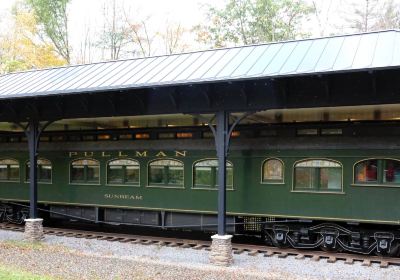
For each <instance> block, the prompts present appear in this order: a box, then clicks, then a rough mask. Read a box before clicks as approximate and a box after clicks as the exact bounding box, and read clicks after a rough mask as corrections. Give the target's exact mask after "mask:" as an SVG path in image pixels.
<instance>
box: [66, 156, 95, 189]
mask: <svg viewBox="0 0 400 280" xmlns="http://www.w3.org/2000/svg"><path fill="white" fill-rule="evenodd" d="M70 182H71V183H79V184H99V183H100V164H99V162H98V161H97V160H95V159H77V160H74V161H72V162H71V166H70Z"/></svg>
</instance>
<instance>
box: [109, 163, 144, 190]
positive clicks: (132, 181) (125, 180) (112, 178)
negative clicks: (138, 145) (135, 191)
mask: <svg viewBox="0 0 400 280" xmlns="http://www.w3.org/2000/svg"><path fill="white" fill-rule="evenodd" d="M139 174H140V166H139V162H138V161H136V160H132V159H115V160H112V161H109V162H108V164H107V184H109V185H139Z"/></svg>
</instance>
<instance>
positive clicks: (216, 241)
mask: <svg viewBox="0 0 400 280" xmlns="http://www.w3.org/2000/svg"><path fill="white" fill-rule="evenodd" d="M211 239H212V244H211V252H210V263H212V264H215V265H219V266H230V265H231V264H233V256H232V242H231V240H232V235H218V234H216V235H213V236H211Z"/></svg>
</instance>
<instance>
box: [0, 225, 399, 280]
mask: <svg viewBox="0 0 400 280" xmlns="http://www.w3.org/2000/svg"><path fill="white" fill-rule="evenodd" d="M22 239H23V234H22V233H20V232H11V231H4V230H0V264H2V265H4V266H13V267H18V268H20V269H23V270H26V271H29V272H32V273H36V274H42V275H50V276H53V277H55V278H60V279H102V280H105V279H246V280H247V279H388V280H389V279H400V267H398V266H389V267H388V268H380V267H379V265H378V264H372V265H371V266H370V267H368V266H362V265H361V263H360V262H355V263H354V264H352V265H349V264H345V263H344V262H343V261H337V262H336V263H327V261H326V260H320V261H317V262H316V261H313V260H311V259H309V258H306V259H302V260H297V259H295V258H294V257H292V256H289V257H287V258H278V257H264V256H263V255H261V254H260V255H257V256H248V255H247V254H241V255H234V265H233V266H231V267H228V268H225V267H216V266H213V265H210V264H209V260H208V257H209V252H208V251H206V250H194V249H190V248H185V249H184V248H176V247H175V248H171V247H166V246H160V245H140V244H129V243H120V242H109V241H104V240H94V239H83V238H74V237H58V236H52V235H48V236H46V237H45V239H44V240H43V241H42V242H41V243H40V244H34V245H32V246H30V245H29V243H26V242H22Z"/></svg>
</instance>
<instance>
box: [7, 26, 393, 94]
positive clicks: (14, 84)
mask: <svg viewBox="0 0 400 280" xmlns="http://www.w3.org/2000/svg"><path fill="white" fill-rule="evenodd" d="M399 66H400V31H396V30H388V31H380V32H372V33H362V34H355V35H343V36H335V37H326V38H318V39H306V40H298V41H287V42H278V43H270V44H263V45H253V46H243V47H234V48H225V49H217V50H208V51H200V52H192V53H183V54H174V55H165V56H157V57H147V58H138V59H130V60H120V61H111V62H101V63H94V64H85V65H75V66H68V67H60V68H52V69H44V70H32V71H26V72H18V73H11V74H7V75H3V76H0V99H6V98H17V97H29V96H43V95H46V96H52V95H60V94H66V93H78V92H94V91H103V92H104V91H108V90H119V89H133V88H145V87H158V86H167V85H182V84H193V83H206V82H216V81H235V80H243V79H258V78H268V77H285V76H294V75H305V74H324V73H333V72H344V71H360V70H370V69H379V68H393V67H399Z"/></svg>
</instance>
